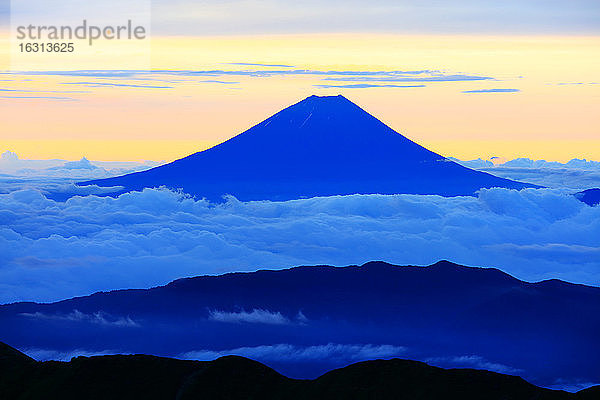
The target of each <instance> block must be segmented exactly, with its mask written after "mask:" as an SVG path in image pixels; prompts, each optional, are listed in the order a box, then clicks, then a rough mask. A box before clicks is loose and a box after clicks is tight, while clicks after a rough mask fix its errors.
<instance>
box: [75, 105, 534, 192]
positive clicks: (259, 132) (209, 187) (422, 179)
mask: <svg viewBox="0 0 600 400" xmlns="http://www.w3.org/2000/svg"><path fill="white" fill-rule="evenodd" d="M90 184H96V185H99V186H105V187H107V186H108V187H114V186H122V187H124V189H123V190H122V191H121V192H120V193H122V192H125V191H131V190H141V189H143V188H145V187H158V186H161V185H164V186H166V187H169V188H174V189H177V188H182V189H183V191H184V192H186V193H189V194H193V195H197V196H198V197H205V198H207V199H209V200H212V201H222V196H223V195H226V194H231V195H233V196H235V197H236V198H237V199H239V200H242V201H248V200H289V199H299V198H304V197H315V196H332V195H347V194H356V193H360V194H372V193H377V194H397V193H411V194H437V195H442V196H460V195H466V196H470V195H473V194H474V193H475V192H476V191H477V190H479V189H481V188H489V187H505V188H511V189H521V188H524V187H536V186H535V185H528V184H524V183H520V182H515V181H511V180H508V179H503V178H498V177H496V176H493V175H490V174H487V173H484V172H479V171H474V170H472V169H469V168H466V167H463V166H461V165H459V164H457V163H455V162H452V161H450V160H448V159H446V158H444V157H442V156H441V155H439V154H436V153H434V152H432V151H429V150H427V149H425V148H424V147H422V146H420V145H418V144H416V143H414V142H412V141H410V140H409V139H407V138H406V137H404V136H402V135H401V134H399V133H398V132H395V131H394V130H393V129H391V128H390V127H388V126H386V125H385V124H383V123H382V122H381V121H379V120H378V119H377V118H375V117H373V116H372V115H370V114H369V113H367V112H365V111H364V110H363V109H361V108H360V107H358V106H357V105H356V104H354V103H352V102H351V101H349V100H348V99H346V98H345V97H343V96H325V97H319V96H310V97H308V98H306V99H304V100H302V101H301V102H299V103H297V104H294V105H292V106H290V107H288V108H286V109H284V110H282V111H280V112H278V113H277V114H275V115H273V116H271V117H270V118H268V119H266V120H265V121H263V122H261V123H259V124H257V125H256V126H254V127H252V128H250V129H248V130H247V131H245V132H243V133H241V134H239V135H237V136H235V137H233V138H231V139H229V140H227V141H226V142H223V143H221V144H219V145H217V146H215V147H213V148H210V149H208V150H205V151H202V152H199V153H195V154H192V155H190V156H187V157H185V158H182V159H180V160H177V161H174V162H172V163H169V164H166V165H162V166H160V167H156V168H153V169H151V170H148V171H144V172H138V173H133V174H129V175H125V176H120V177H115V178H108V179H101V180H95V181H88V182H83V183H81V185H90ZM117 193H119V192H117Z"/></svg>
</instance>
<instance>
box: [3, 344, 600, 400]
mask: <svg viewBox="0 0 600 400" xmlns="http://www.w3.org/2000/svg"><path fill="white" fill-rule="evenodd" d="M599 388H600V387H595V388H591V389H588V390H585V391H581V392H579V393H577V394H571V393H567V392H562V391H553V390H548V389H542V388H539V387H537V386H534V385H532V384H530V383H528V382H526V381H524V380H523V379H521V378H519V377H516V376H511V375H503V374H498V373H494V372H488V371H480V370H473V369H452V370H446V369H441V368H436V367H431V366H429V365H427V364H424V363H420V362H416V361H407V360H399V359H393V360H387V361H384V360H376V361H366V362H361V363H357V364H353V365H350V366H348V367H345V368H341V369H337V370H334V371H331V372H328V373H326V374H325V375H323V376H321V377H319V378H317V379H314V380H295V379H290V378H286V377H285V376H283V375H280V374H279V373H277V372H276V371H274V370H272V369H271V368H268V367H266V366H265V365H263V364H260V363H258V362H256V361H252V360H249V359H247V358H243V357H236V356H227V357H222V358H219V359H218V360H215V361H210V362H200V361H184V360H176V359H171V358H162V357H154V356H147V355H130V356H124V355H114V356H97V357H90V358H88V357H77V358H74V359H72V360H71V361H70V362H55V361H48V362H35V361H33V360H31V359H30V358H28V357H27V356H25V355H24V354H20V353H19V352H18V351H16V350H15V349H13V348H11V347H9V346H7V345H5V344H3V343H0V398H2V399H12V400H19V399H31V400H35V399H50V398H53V399H88V400H92V399H111V400H117V399H161V400H165V399H182V400H183V399H202V400H210V399H244V400H249V399H261V400H262V399H265V400H268V399H306V400H314V399H396V400H402V399H407V400H408V399H410V400H420V399H423V400H425V399H463V400H469V399H473V400H475V399H477V400H480V399H486V400H494V399H498V400H508V399H512V400H519V399H523V400H526V399H527V400H529V399H531V400H534V399H535V400H544V399H548V400H551V399H557V400H560V399H565V400H567V399H573V400H586V399H597V397H595V395H597V393H598V389H599Z"/></svg>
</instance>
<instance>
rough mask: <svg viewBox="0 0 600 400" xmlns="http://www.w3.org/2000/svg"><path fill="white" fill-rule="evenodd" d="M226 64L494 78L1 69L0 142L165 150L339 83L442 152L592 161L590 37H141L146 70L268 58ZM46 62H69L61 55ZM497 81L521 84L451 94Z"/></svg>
mask: <svg viewBox="0 0 600 400" xmlns="http://www.w3.org/2000/svg"><path fill="white" fill-rule="evenodd" d="M2 48H4V49H6V46H2ZM6 57H7V54H6V51H5V53H4V54H0V60H2V59H3V60H4V63H3V65H0V69H3V70H7V69H8V68H9V67H10V65H9V64H8V63H7V59H6ZM0 62H1V61H0ZM235 62H250V63H273V64H289V65H293V66H295V68H297V69H312V70H321V71H330V70H354V71H374V70H386V71H389V70H423V69H431V70H441V71H443V72H444V73H447V74H468V75H480V76H490V77H493V78H495V80H485V81H458V82H423V84H425V85H426V87H423V88H367V89H341V88H328V89H322V88H318V87H315V85H317V84H336V85H340V84H348V83H353V82H332V81H323V80H322V79H323V77H322V76H307V75H285V76H271V77H259V76H237V75H227V76H216V77H206V76H201V77H193V78H190V77H184V78H179V77H173V76H170V77H162V78H160V79H164V80H170V81H168V82H167V81H165V82H159V81H156V80H152V81H143V80H135V79H127V80H123V79H120V80H118V83H119V84H123V83H125V84H132V85H164V86H171V87H172V88H169V89H152V88H135V87H118V86H115V87H112V86H105V87H90V86H85V85H78V84H76V83H78V82H79V83H80V82H82V81H89V79H88V78H81V77H73V76H47V75H37V76H30V75H3V76H2V77H0V79H2V81H1V82H0V87H2V88H5V89H13V90H19V91H20V92H3V93H5V94H6V96H5V98H0V103H1V104H2V105H1V106H0V120H1V121H2V127H1V130H0V132H1V136H0V152H1V151H4V150H12V151H15V152H17V153H18V154H19V155H20V156H21V157H22V158H65V159H77V158H81V156H84V155H85V156H86V157H88V158H89V159H96V160H149V159H151V160H172V159H175V158H178V157H181V156H185V155H187V154H189V153H191V152H194V151H197V150H202V149H203V148H206V147H207V146H210V145H212V144H215V143H218V142H220V141H223V140H225V139H227V138H229V137H231V136H233V135H236V134H238V133H240V132H242V131H244V130H245V129H247V128H249V127H250V126H252V125H253V124H255V123H257V122H260V121H261V120H263V119H264V118H267V117H268V116H270V115H271V114H273V113H274V112H277V111H279V110H280V109H281V108H283V107H286V106H288V105H290V104H293V103H295V102H297V101H299V100H301V99H302V98H304V97H306V96H308V95H311V94H317V95H334V94H343V95H344V96H346V97H348V98H349V99H350V100H352V101H354V102H355V103H357V104H358V105H360V106H361V107H363V108H364V109H366V110H367V111H369V112H370V113H372V114H373V115H375V116H376V117H378V118H379V119H381V120H382V121H383V122H385V123H386V124H388V125H390V126H391V127H392V128H394V129H395V130H397V131H398V132H400V133H402V134H404V135H405V136H407V137H409V138H410V139H412V140H415V141H416V142H418V143H420V144H423V145H426V146H428V147H429V148H431V149H432V150H434V151H437V152H439V153H441V154H444V155H449V156H454V157H458V158H463V159H468V158H477V157H490V156H494V155H495V156H501V157H506V158H514V157H517V156H523V157H530V158H544V159H548V160H559V161H566V160H569V159H571V158H575V157H578V158H588V159H595V160H600V145H599V144H600V107H599V106H600V84H598V83H600V37H583V36H569V37H549V36H530V37H525V36H524V37H518V36H490V37H482V36H414V35H382V34H372V35H365V34H361V35H357V34H327V35H317V34H311V35H279V36H244V37H233V36H228V37H202V38H188V37H179V38H175V37H168V38H167V37H162V38H156V37H155V38H153V39H152V68H153V69H171V70H210V69H219V70H235V69H251V68H252V69H257V70H265V69H275V68H268V67H264V68H262V67H243V66H234V65H229V64H226V63H235ZM45 66H47V69H61V70H73V69H77V66H76V65H75V64H66V63H63V64H60V60H57V61H56V64H53V63H51V62H48V64H47V65H45ZM51 67H52V68H51ZM203 80H220V81H231V82H239V83H235V84H219V83H211V82H202V81H203ZM100 82H108V83H110V82H117V80H116V79H104V80H101V81H100ZM74 83H75V84H74ZM565 83H567V84H565ZM575 83H582V84H575ZM405 84H407V85H412V84H415V83H405ZM498 88H504V89H507V88H514V89H519V90H520V92H518V93H481V94H466V93H462V92H463V91H467V90H480V89H498ZM65 91H71V92H76V93H64V92H65ZM59 92H60V93H59ZM3 93H0V96H3ZM15 96H21V97H43V96H46V97H65V98H69V99H70V100H66V99H65V100H60V99H40V98H38V99H33V98H15ZM8 97H10V98H8Z"/></svg>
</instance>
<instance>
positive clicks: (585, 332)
mask: <svg viewBox="0 0 600 400" xmlns="http://www.w3.org/2000/svg"><path fill="white" fill-rule="evenodd" d="M254 310H265V311H266V312H267V313H266V315H263V316H262V319H261V318H260V316H258V318H255V320H254V322H252V321H250V320H244V319H243V318H242V319H239V318H240V315H242V316H243V312H246V313H250V312H252V311H254ZM598 310H600V288H596V287H589V286H584V285H574V284H569V283H566V282H562V281H559V280H548V281H543V282H539V283H527V282H523V281H520V280H518V279H515V278H513V277H511V276H510V275H507V274H505V273H503V272H501V271H499V270H497V269H491V268H489V269H486V268H470V267H463V266H459V265H456V264H452V263H450V262H446V261H442V262H439V263H436V264H434V265H432V266H430V267H398V266H393V265H390V264H386V263H383V262H371V263H367V264H365V265H363V266H361V267H357V266H353V267H344V268H339V267H327V266H322V267H298V268H292V269H288V270H281V271H258V272H252V273H232V274H226V275H222V276H204V277H197V278H188V279H180V280H177V281H174V282H172V283H170V284H169V285H166V286H162V287H157V288H153V289H148V290H121V291H113V292H109V293H98V294H94V295H92V296H87V297H79V298H74V299H71V300H65V301H61V302H58V303H52V304H35V303H16V304H12V305H4V306H0V326H1V327H2V329H1V330H0V340H2V341H4V342H6V343H10V344H11V345H13V346H16V347H18V348H20V349H48V350H56V351H63V352H69V351H73V350H74V349H84V350H87V351H106V350H112V351H119V352H125V353H141V354H154V355H163V356H177V355H179V354H182V353H186V352H189V351H193V350H209V351H213V352H219V353H217V354H223V355H226V354H230V352H228V351H227V350H230V349H237V348H241V347H254V348H256V347H257V346H267V347H269V346H272V345H277V344H286V345H290V346H294V348H297V349H306V348H311V347H314V346H323V345H325V346H326V345H327V344H329V343H332V344H334V345H336V344H340V345H348V346H350V345H361V346H362V345H372V348H373V347H374V348H376V347H377V346H381V345H390V346H394V347H396V348H399V349H401V350H400V351H399V353H398V354H394V355H392V356H396V357H398V356H400V357H402V358H410V359H416V360H438V361H435V363H436V364H437V365H440V366H443V367H455V366H465V365H468V366H471V365H472V366H477V365H479V366H481V368H484V369H486V368H491V369H494V368H495V369H496V370H497V371H500V372H508V373H511V374H516V375H519V376H522V377H523V378H525V379H527V380H528V381H530V382H532V383H534V384H536V385H541V386H551V385H554V384H556V382H557V381H559V380H562V381H563V382H592V383H593V382H598V379H599V377H600V363H598V360H600V346H599V345H598V338H599V337H600V313H598ZM211 312H212V314H211ZM214 312H220V313H221V314H220V315H221V316H225V317H224V319H223V318H221V320H219V318H215V314H214ZM277 313H280V314H277ZM246 315H247V314H246ZM254 317H257V316H256V315H255V316H254ZM128 318H129V319H128ZM227 318H229V322H228V321H227ZM236 318H238V319H237V320H236ZM273 318H275V320H273ZM402 349H405V350H402ZM223 352H224V353H223ZM279 352H283V353H285V349H283V350H279ZM271 354H272V353H271ZM344 354H345V353H344ZM371 354H376V353H368V352H367V353H366V355H363V356H362V357H361V358H359V359H356V358H352V357H349V358H344V355H343V354H341V355H340V354H337V355H336V357H328V356H326V355H325V356H320V357H313V358H308V359H294V358H287V359H286V357H282V358H281V359H278V358H277V357H266V356H265V357H266V358H261V357H262V356H260V355H256V357H254V358H256V359H257V360H258V361H261V362H264V363H266V364H267V365H269V366H270V367H273V368H276V369H277V370H278V371H280V372H282V373H283V374H285V375H287V376H290V377H298V378H314V377H317V376H319V375H321V374H323V373H324V372H326V371H329V370H331V369H333V368H339V367H342V366H345V365H348V364H350V363H352V362H355V361H361V360H366V359H369V358H373V357H374V356H372V355H371ZM460 356H466V357H467V359H472V361H473V360H474V361H473V363H471V364H464V363H463V364H461V362H460V359H459V360H458V361H456V357H460ZM375 357H379V356H375ZM478 360H480V361H481V363H479V364H478V363H477V362H478ZM486 365H488V366H487V367H486Z"/></svg>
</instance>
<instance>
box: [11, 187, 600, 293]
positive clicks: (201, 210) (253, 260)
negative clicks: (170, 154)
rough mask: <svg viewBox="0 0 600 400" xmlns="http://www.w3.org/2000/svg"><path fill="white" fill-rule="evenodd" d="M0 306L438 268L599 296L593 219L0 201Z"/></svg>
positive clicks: (532, 208) (597, 229)
mask: <svg viewBox="0 0 600 400" xmlns="http://www.w3.org/2000/svg"><path fill="white" fill-rule="evenodd" d="M0 249H1V251H0V303H6V302H12V301H20V300H34V301H53V300H59V299H63V298H67V297H72V296H76V295H86V294H90V293H92V292H95V291H99V290H111V289H118V288H135V287H137V288H143V287H151V286H156V285H159V284H165V283H167V282H169V281H171V280H173V279H177V278H181V277H185V276H197V275H203V274H221V273H225V272H231V271H252V270H256V269H261V268H263V269H264V268H272V269H279V268H287V267H292V266H297V265H317V264H330V265H337V266H344V265H352V264H362V263H364V262H367V261H370V260H384V261H388V262H391V263H395V264H400V265H407V264H415V265H429V264H432V263H434V262H436V261H438V260H440V259H448V260H451V261H454V262H457V263H460V264H465V265H472V266H487V267H497V268H500V269H502V270H504V271H506V272H508V273H510V274H512V275H514V276H516V277H518V278H521V279H524V280H529V281H537V280H541V279H548V278H559V279H564V280H567V281H572V282H578V283H586V284H592V285H600V253H599V251H600V250H599V249H600V207H589V206H587V205H585V204H583V203H582V202H580V201H578V200H577V199H575V198H574V197H573V196H571V195H570V194H569V192H565V191H561V190H551V189H540V190H535V189H527V190H522V191H514V190H506V189H489V190H482V191H481V193H480V194H479V196H478V197H454V198H443V197H439V196H417V195H394V196H382V195H353V196H334V197H326V198H313V199H304V200H294V201H286V202H269V201H260V202H247V203H245V202H239V201H237V200H236V199H233V198H229V199H228V201H227V203H225V204H220V205H214V204H210V203H207V202H205V201H202V200H198V201H197V200H194V199H191V198H189V197H186V196H185V195H183V194H181V193H175V192H172V191H169V190H166V189H146V190H144V191H143V192H133V193H128V194H124V195H122V196H120V197H118V198H110V197H104V198H103V197H96V196H83V197H73V198H71V199H69V200H68V201H66V202H55V201H52V200H49V199H47V198H46V197H45V196H44V195H43V194H42V193H41V192H39V191H37V190H33V189H25V190H18V191H14V192H11V193H9V194H0Z"/></svg>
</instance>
